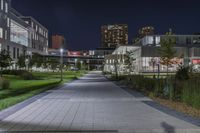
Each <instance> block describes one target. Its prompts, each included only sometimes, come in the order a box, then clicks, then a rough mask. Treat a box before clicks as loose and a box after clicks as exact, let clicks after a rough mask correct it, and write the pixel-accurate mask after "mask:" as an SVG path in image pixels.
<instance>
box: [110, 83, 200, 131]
mask: <svg viewBox="0 0 200 133" xmlns="http://www.w3.org/2000/svg"><path fill="white" fill-rule="evenodd" d="M113 83H114V84H116V85H117V86H119V87H120V88H121V89H123V90H124V91H126V92H128V93H129V94H131V95H132V96H134V97H147V96H145V95H143V94H142V93H140V92H137V91H135V90H132V89H130V88H129V87H127V86H123V85H121V84H119V83H117V82H116V81H114V82H113ZM148 98H149V97H148ZM142 103H144V104H146V105H148V106H151V107H152V108H155V109H157V110H159V111H161V112H163V113H165V114H168V115H170V116H173V117H175V118H177V119H180V120H183V121H185V122H188V123H190V124H193V125H196V126H198V127H200V119H198V118H194V117H192V116H189V115H187V114H184V113H181V112H178V111H176V110H174V109H170V108H168V107H166V106H163V105H161V104H159V103H158V102H156V101H154V100H152V101H142Z"/></svg>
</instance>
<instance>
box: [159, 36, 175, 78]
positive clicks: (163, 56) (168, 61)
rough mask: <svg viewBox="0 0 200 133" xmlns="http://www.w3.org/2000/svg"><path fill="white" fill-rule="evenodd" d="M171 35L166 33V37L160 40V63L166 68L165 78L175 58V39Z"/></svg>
mask: <svg viewBox="0 0 200 133" xmlns="http://www.w3.org/2000/svg"><path fill="white" fill-rule="evenodd" d="M171 35H172V34H171V33H168V34H167V35H166V37H164V38H162V39H161V42H160V45H161V47H160V48H159V54H160V63H161V64H162V65H165V66H167V76H168V73H169V66H170V65H172V64H174V60H173V59H174V58H175V54H176V50H175V49H174V45H175V43H176V39H175V38H174V37H172V36H171Z"/></svg>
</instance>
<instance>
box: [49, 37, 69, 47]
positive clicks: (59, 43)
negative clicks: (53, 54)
mask: <svg viewBox="0 0 200 133" xmlns="http://www.w3.org/2000/svg"><path fill="white" fill-rule="evenodd" d="M52 48H53V49H60V48H64V49H66V43H65V37H64V36H61V35H53V36H52Z"/></svg>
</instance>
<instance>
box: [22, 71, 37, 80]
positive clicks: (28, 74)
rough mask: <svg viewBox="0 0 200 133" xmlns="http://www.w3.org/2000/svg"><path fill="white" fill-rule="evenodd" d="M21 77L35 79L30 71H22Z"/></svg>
mask: <svg viewBox="0 0 200 133" xmlns="http://www.w3.org/2000/svg"><path fill="white" fill-rule="evenodd" d="M20 77H21V78H23V79H24V80H33V79H34V76H33V75H32V74H31V73H29V72H23V73H21V74H20Z"/></svg>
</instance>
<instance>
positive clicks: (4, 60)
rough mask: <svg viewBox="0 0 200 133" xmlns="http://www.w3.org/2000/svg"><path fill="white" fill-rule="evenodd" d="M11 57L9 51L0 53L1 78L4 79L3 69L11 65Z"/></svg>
mask: <svg viewBox="0 0 200 133" xmlns="http://www.w3.org/2000/svg"><path fill="white" fill-rule="evenodd" d="M11 61H12V59H11V57H10V54H9V52H8V51H6V50H2V51H1V52H0V69H1V70H0V71H1V72H0V76H1V77H2V76H3V75H2V71H3V68H7V67H9V66H10V65H11Z"/></svg>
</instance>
